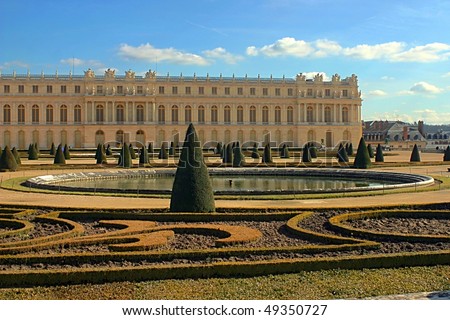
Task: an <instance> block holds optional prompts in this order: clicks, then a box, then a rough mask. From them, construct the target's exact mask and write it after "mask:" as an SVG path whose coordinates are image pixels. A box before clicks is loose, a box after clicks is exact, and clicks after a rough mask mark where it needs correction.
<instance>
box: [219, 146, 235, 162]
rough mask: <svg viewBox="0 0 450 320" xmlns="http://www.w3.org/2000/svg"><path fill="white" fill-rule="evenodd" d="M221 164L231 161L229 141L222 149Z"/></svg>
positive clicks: (231, 150)
mask: <svg viewBox="0 0 450 320" xmlns="http://www.w3.org/2000/svg"><path fill="white" fill-rule="evenodd" d="M222 163H223V164H232V163H233V144H232V143H229V144H227V145H226V147H225V148H224V150H223V158H222Z"/></svg>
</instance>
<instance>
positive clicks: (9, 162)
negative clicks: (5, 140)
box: [0, 146, 17, 171]
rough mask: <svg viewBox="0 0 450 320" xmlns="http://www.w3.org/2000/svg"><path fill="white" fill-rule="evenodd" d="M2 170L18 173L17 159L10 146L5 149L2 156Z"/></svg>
mask: <svg viewBox="0 0 450 320" xmlns="http://www.w3.org/2000/svg"><path fill="white" fill-rule="evenodd" d="M0 169H1V170H5V171H6V170H8V171H16V169H17V162H16V158H15V157H14V155H13V153H12V152H11V149H9V147H8V146H6V147H5V149H3V151H2V154H1V156H0Z"/></svg>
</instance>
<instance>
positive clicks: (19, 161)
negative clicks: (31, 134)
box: [11, 147, 22, 165]
mask: <svg viewBox="0 0 450 320" xmlns="http://www.w3.org/2000/svg"><path fill="white" fill-rule="evenodd" d="M11 152H12V154H13V155H14V158H16V163H17V164H18V165H19V164H22V161H21V160H20V154H19V151H17V149H16V147H14V148H12V150H11Z"/></svg>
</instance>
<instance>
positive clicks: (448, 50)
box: [391, 42, 450, 62]
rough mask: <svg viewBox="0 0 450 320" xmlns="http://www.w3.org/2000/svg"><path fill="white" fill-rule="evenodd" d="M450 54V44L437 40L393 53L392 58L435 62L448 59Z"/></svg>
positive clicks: (401, 60) (402, 60)
mask: <svg viewBox="0 0 450 320" xmlns="http://www.w3.org/2000/svg"><path fill="white" fill-rule="evenodd" d="M449 56H450V45H448V44H445V43H439V42H435V43H429V44H426V45H423V46H416V47H414V48H411V49H409V50H407V51H403V52H399V53H396V54H393V55H392V57H391V60H392V61H399V62H435V61H442V60H447V59H448V57H449Z"/></svg>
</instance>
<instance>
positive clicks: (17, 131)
mask: <svg viewBox="0 0 450 320" xmlns="http://www.w3.org/2000/svg"><path fill="white" fill-rule="evenodd" d="M0 98H1V100H0V101H1V103H0V108H1V111H0V123H1V126H2V130H1V131H0V145H10V146H17V147H19V148H20V149H24V148H27V147H28V145H29V144H30V143H37V144H38V145H39V146H40V147H41V148H43V149H44V148H49V147H50V145H51V144H52V142H53V143H55V144H59V143H62V144H68V145H70V146H72V147H79V148H81V147H95V146H96V145H97V144H98V143H110V142H119V143H122V142H127V143H128V142H132V143H135V144H137V145H140V144H146V143H147V142H150V141H153V142H155V143H156V145H157V146H159V145H160V143H161V142H163V141H174V142H179V141H180V140H181V139H183V138H184V132H185V130H186V124H189V123H191V122H192V123H194V124H195V125H196V129H197V133H198V135H199V137H200V140H201V141H202V142H203V143H205V142H207V141H221V142H230V141H241V142H246V141H248V142H251V141H256V142H260V143H267V142H269V141H271V142H272V144H273V145H279V144H281V143H284V142H288V143H290V144H291V145H294V146H301V145H303V144H304V143H305V142H307V141H318V142H320V143H323V144H324V145H326V146H329V147H333V146H335V145H336V144H337V143H339V142H341V141H344V142H347V141H348V142H352V143H353V144H355V145H356V144H357V143H358V141H359V138H360V137H361V134H362V128H361V101H362V100H361V94H360V92H359V88H358V81H357V77H356V76H355V75H352V76H350V77H347V78H343V79H341V78H340V76H339V75H337V74H336V75H334V76H332V79H331V81H324V79H323V76H322V75H319V74H318V75H316V76H315V77H314V78H313V79H307V78H306V76H305V75H302V74H298V75H297V76H296V77H295V78H294V79H293V78H285V77H283V78H273V77H270V78H262V77H260V76H258V77H254V78H250V77H247V76H245V77H234V76H232V77H222V76H221V75H220V76H217V77H210V76H209V75H207V76H205V77H198V76H196V75H195V74H194V75H193V76H183V75H180V76H169V75H167V76H158V75H156V73H155V72H153V71H149V72H147V73H146V74H145V75H144V76H137V75H135V73H134V72H133V71H131V70H130V71H127V72H125V75H123V76H119V75H116V74H115V71H114V70H107V71H105V74H104V75H101V76H97V75H95V74H94V72H93V71H92V70H90V69H89V70H87V71H86V72H85V74H84V75H81V76H80V75H71V74H69V75H58V74H55V75H44V74H40V75H31V74H25V75H18V74H15V73H13V74H11V75H5V74H0ZM180 135H183V136H181V137H180Z"/></svg>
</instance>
